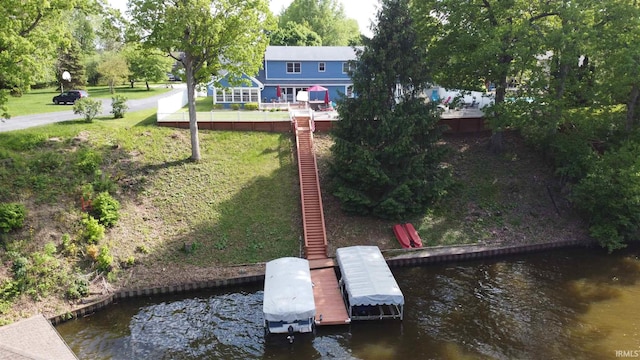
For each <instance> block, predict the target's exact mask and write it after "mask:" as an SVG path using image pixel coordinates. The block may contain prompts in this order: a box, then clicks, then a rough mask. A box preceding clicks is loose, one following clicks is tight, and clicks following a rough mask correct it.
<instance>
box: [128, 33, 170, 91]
mask: <svg viewBox="0 0 640 360" xmlns="http://www.w3.org/2000/svg"><path fill="white" fill-rule="evenodd" d="M124 56H125V58H126V59H127V62H128V63H129V70H131V75H130V77H129V82H131V87H133V83H134V82H135V81H136V80H137V81H144V82H145V85H146V86H147V90H150V88H149V81H151V82H159V81H161V80H163V79H165V78H166V77H167V73H168V72H170V71H171V66H172V65H173V63H174V60H173V58H171V57H169V56H167V54H164V53H162V52H161V51H160V50H159V49H148V48H143V47H141V46H139V45H137V44H136V45H130V46H129V47H128V48H126V50H125V51H124Z"/></svg>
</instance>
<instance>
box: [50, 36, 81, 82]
mask: <svg viewBox="0 0 640 360" xmlns="http://www.w3.org/2000/svg"><path fill="white" fill-rule="evenodd" d="M65 71H68V72H69V74H71V80H69V81H64V82H63V84H64V87H65V88H66V89H68V90H70V89H84V88H85V86H86V85H87V75H86V73H85V69H84V63H83V61H82V54H81V48H80V45H79V44H78V42H76V41H71V46H70V47H69V48H68V49H67V50H66V51H61V53H60V55H59V56H58V64H57V66H56V78H57V79H59V80H60V81H63V80H62V73H64V72H65Z"/></svg>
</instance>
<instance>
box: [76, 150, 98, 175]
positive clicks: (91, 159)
mask: <svg viewBox="0 0 640 360" xmlns="http://www.w3.org/2000/svg"><path fill="white" fill-rule="evenodd" d="M76 157H77V159H78V160H77V161H76V166H77V167H78V169H80V171H82V172H83V173H85V174H88V175H89V174H93V173H95V172H96V170H98V169H99V168H100V165H101V164H102V156H101V155H100V153H97V152H95V151H94V150H93V149H88V148H83V149H82V150H80V151H78V154H77V155H76Z"/></svg>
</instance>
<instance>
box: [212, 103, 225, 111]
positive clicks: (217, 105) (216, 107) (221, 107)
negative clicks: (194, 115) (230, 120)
mask: <svg viewBox="0 0 640 360" xmlns="http://www.w3.org/2000/svg"><path fill="white" fill-rule="evenodd" d="M213 108H214V109H215V110H222V109H224V104H213Z"/></svg>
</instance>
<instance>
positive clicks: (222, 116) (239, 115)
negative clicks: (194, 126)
mask: <svg viewBox="0 0 640 360" xmlns="http://www.w3.org/2000/svg"><path fill="white" fill-rule="evenodd" d="M157 119H158V122H189V113H188V112H173V113H160V112H158V117H157ZM196 121H198V122H279V121H283V122H286V121H291V117H290V115H289V112H286V111H273V112H272V111H242V110H239V111H231V110H230V111H209V112H196Z"/></svg>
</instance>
